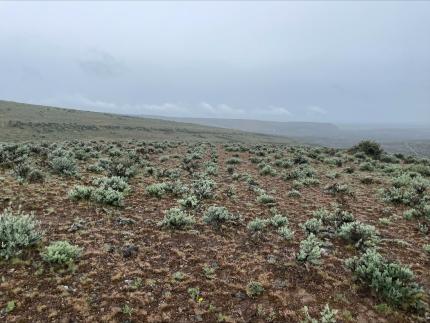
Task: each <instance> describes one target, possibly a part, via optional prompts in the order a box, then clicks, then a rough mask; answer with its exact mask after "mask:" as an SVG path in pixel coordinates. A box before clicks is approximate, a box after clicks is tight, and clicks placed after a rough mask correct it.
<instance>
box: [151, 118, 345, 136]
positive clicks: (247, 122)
mask: <svg viewBox="0 0 430 323" xmlns="http://www.w3.org/2000/svg"><path fill="white" fill-rule="evenodd" d="M154 117H155V116H154ZM155 118H160V119H163V120H170V121H178V122H187V123H195V124H200V125H206V126H212V127H221V128H228V129H236V130H242V131H250V132H256V133H264V134H270V135H278V136H293V137H308V136H321V135H323V136H334V135H336V134H338V133H339V128H338V127H337V126H336V125H334V124H332V123H326V122H301V121H285V122H281V121H264V120H251V119H220V118H179V117H162V116H156V117H155Z"/></svg>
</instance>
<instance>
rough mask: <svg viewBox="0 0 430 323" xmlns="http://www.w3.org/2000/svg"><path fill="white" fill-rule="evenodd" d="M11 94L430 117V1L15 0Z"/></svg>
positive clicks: (55, 101)
mask: <svg viewBox="0 0 430 323" xmlns="http://www.w3.org/2000/svg"><path fill="white" fill-rule="evenodd" d="M0 99H6V100H14V101H21V102H30V103H39V104H47V105H55V106H65V107H75V108H84V109H87V110H95V111H109V112H118V113H133V114H134V113H139V114H151V115H165V116H196V117H224V118H248V119H249V118H255V119H265V120H278V121H289V120H294V121H296V120H306V121H331V122H377V123H384V122H386V123H402V122H409V123H415V122H416V123H430V2H411V1H400V2H387V1H379V2H363V1H333V2H323V1H316V2H310V1H307V2H295V1H285V2H269V1H259V2H243V1H238V2H218V3H216V2H203V3H198V2H179V1H176V2H161V3H155V2H123V1H117V2H90V3H88V2H84V1H77V2H58V3H54V2H39V3H38V2H1V3H0Z"/></svg>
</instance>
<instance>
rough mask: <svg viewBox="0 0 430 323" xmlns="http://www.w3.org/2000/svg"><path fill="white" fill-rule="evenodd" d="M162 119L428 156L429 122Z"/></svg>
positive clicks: (315, 142) (429, 144)
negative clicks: (369, 143)
mask: <svg viewBox="0 0 430 323" xmlns="http://www.w3.org/2000/svg"><path fill="white" fill-rule="evenodd" d="M154 118H159V119H163V120H172V121H178V122H189V123H195V124H200V125H206V126H214V127H221V128H226V129H237V130H243V131H251V132H256V133H263V134H268V135H278V136H287V137H289V138H291V139H294V140H296V141H297V142H301V143H307V144H314V145H321V146H326V147H336V148H346V147H351V146H352V145H355V144H356V143H358V142H359V141H361V140H364V139H370V140H376V141H378V142H379V143H381V145H382V146H383V147H384V149H385V150H387V151H389V152H392V153H405V154H411V155H415V156H427V157H428V156H430V124H429V125H427V126H425V125H421V126H417V125H415V126H412V125H409V126H405V125H397V126H396V125H391V126H388V125H371V124H369V125H340V126H338V125H335V124H332V123H324V122H293V121H291V122H277V121H262V120H244V119H217V118H178V117H161V116H154Z"/></svg>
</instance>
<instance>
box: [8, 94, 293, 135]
mask: <svg viewBox="0 0 430 323" xmlns="http://www.w3.org/2000/svg"><path fill="white" fill-rule="evenodd" d="M72 139H82V140H96V139H106V140H128V139H137V140H176V141H177V140H188V141H210V142H244V143H263V142H265V143H270V142H273V143H289V142H291V141H290V140H289V139H288V138H286V137H281V136H272V135H267V134H256V133H246V132H243V131H239V130H231V129H225V128H216V127H210V126H204V125H197V124H191V123H184V122H176V121H169V120H160V118H158V119H157V118H147V117H146V118H144V117H139V116H127V115H120V114H112V113H102V112H89V111H83V110H75V109H66V108H57V107H50V106H42V105H34V104H26V103H18V102H11V101H1V100H0V142H2V141H3V142H6V141H30V140H47V141H53V140H55V141H58V140H72Z"/></svg>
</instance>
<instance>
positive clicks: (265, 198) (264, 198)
mask: <svg viewBox="0 0 430 323" xmlns="http://www.w3.org/2000/svg"><path fill="white" fill-rule="evenodd" d="M257 202H258V203H262V204H273V203H275V198H274V197H273V196H272V195H269V194H266V193H263V194H260V195H259V196H258V197H257Z"/></svg>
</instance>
